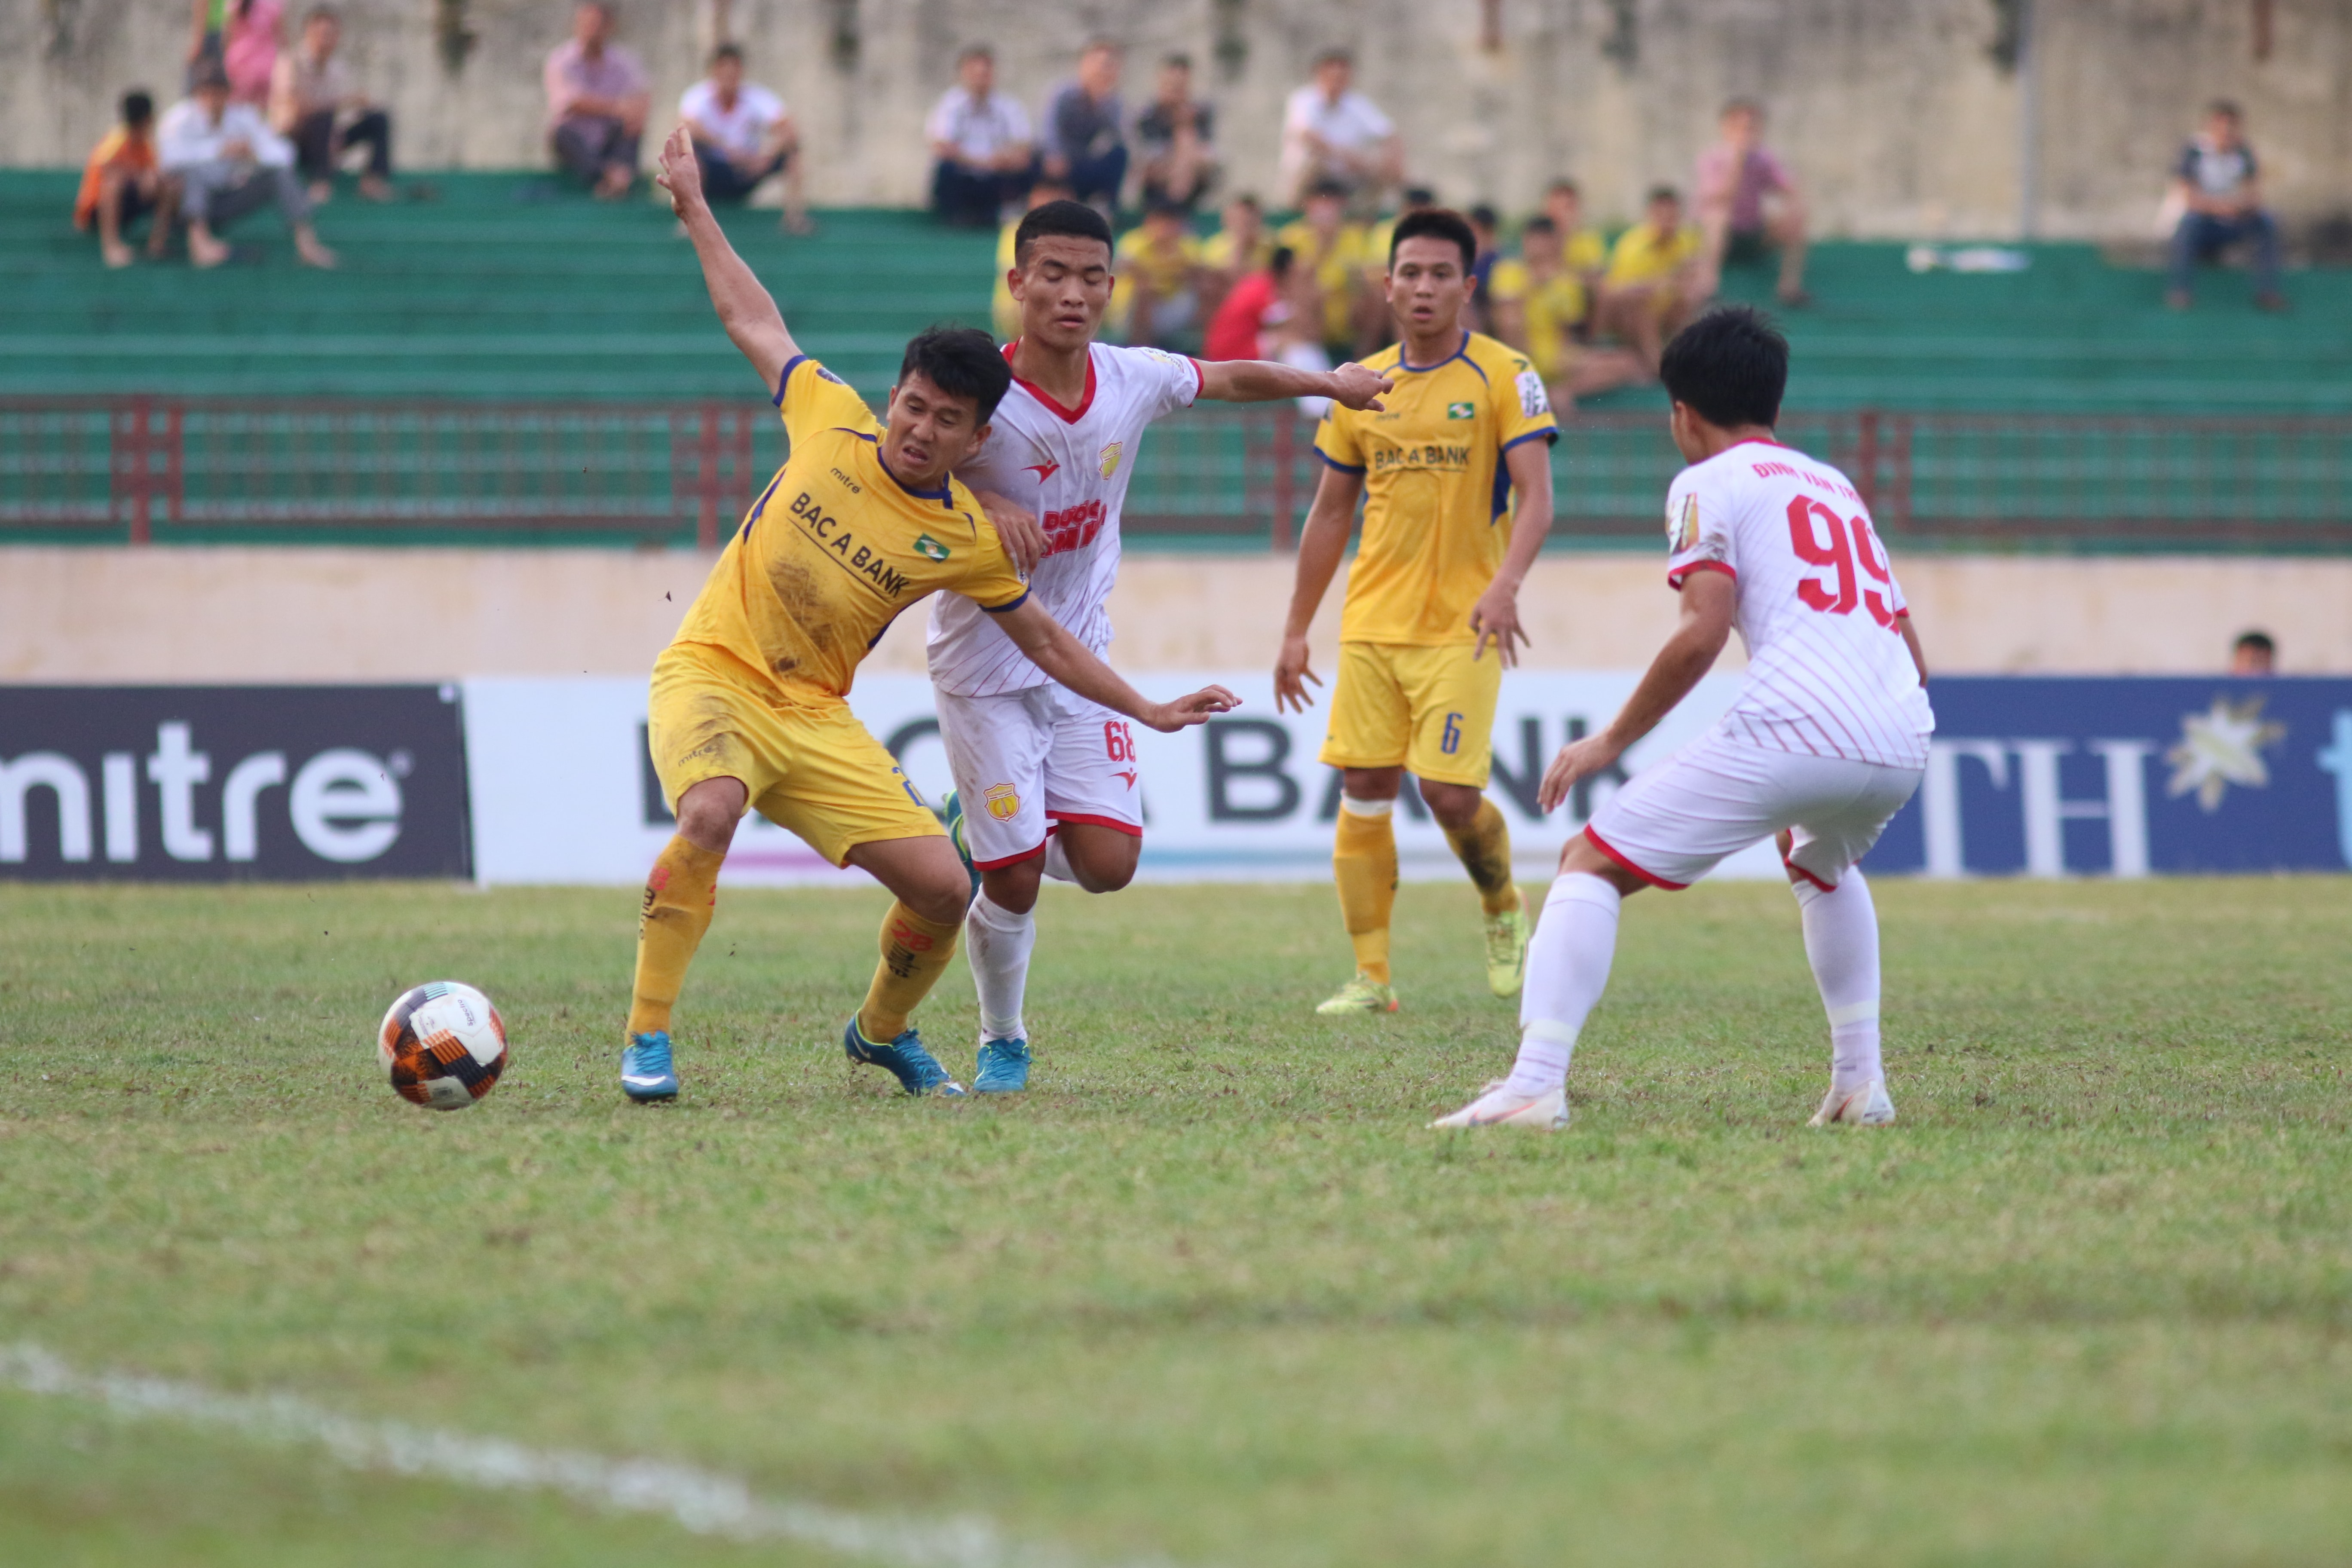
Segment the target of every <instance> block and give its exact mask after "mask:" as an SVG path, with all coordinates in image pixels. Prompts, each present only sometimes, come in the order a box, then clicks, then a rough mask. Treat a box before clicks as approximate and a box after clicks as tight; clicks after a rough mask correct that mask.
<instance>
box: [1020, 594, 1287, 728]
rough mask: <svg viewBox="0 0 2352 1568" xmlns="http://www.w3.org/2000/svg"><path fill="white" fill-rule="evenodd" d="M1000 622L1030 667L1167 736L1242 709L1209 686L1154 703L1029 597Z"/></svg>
mask: <svg viewBox="0 0 2352 1568" xmlns="http://www.w3.org/2000/svg"><path fill="white" fill-rule="evenodd" d="M996 624H997V625H998V626H1003V628H1004V635H1005V636H1007V637H1011V638H1012V639H1013V646H1014V647H1018V648H1020V650H1021V651H1022V652H1023V653H1025V654H1027V655H1028V656H1029V662H1030V663H1032V664H1034V665H1035V666H1036V667H1037V668H1039V669H1042V670H1044V671H1045V673H1046V674H1047V675H1048V676H1050V677H1052V678H1053V679H1055V680H1058V681H1060V682H1061V683H1062V684H1063V685H1064V686H1066V687H1068V688H1069V689H1071V690H1072V691H1075V692H1076V693H1077V694H1078V695H1079V696H1081V697H1084V698H1087V699H1088V700H1091V701H1095V702H1099V703H1101V704H1102V705H1103V706H1104V707H1106V708H1108V709H1111V710H1113V711H1115V712H1119V713H1124V714H1126V715H1127V716H1128V717H1129V718H1130V719H1132V720H1134V721H1136V722H1137V723H1139V724H1145V725H1149V726H1150V728H1152V729H1154V730H1157V731H1160V733H1162V734H1173V733H1174V732H1175V731H1179V730H1183V729H1188V728H1190V727H1191V726H1192V725H1194V724H1199V723H1203V722H1205V721H1208V720H1209V719H1210V718H1211V717H1212V716H1213V715H1215V714H1219V713H1229V712H1231V711H1232V710H1234V709H1236V708H1238V707H1240V706H1241V699H1240V698H1238V697H1235V696H1234V694H1233V693H1232V692H1230V691H1228V690H1226V689H1224V688H1223V687H1222V686H1204V687H1202V689H1200V690H1198V691H1195V692H1193V693H1192V695H1190V696H1189V697H1180V698H1178V699H1177V700H1175V701H1173V702H1153V701H1151V700H1149V699H1147V698H1146V697H1145V696H1144V695H1143V694H1142V693H1141V692H1139V691H1138V690H1136V689H1135V688H1134V687H1132V686H1129V684H1128V683H1127V682H1126V681H1124V680H1122V679H1119V676H1118V672H1117V671H1116V670H1114V669H1112V668H1111V667H1110V666H1108V665H1107V664H1105V663H1104V662H1103V661H1102V660H1100V659H1098V658H1096V657H1095V656H1094V655H1093V654H1092V653H1090V652H1088V651H1087V645H1086V644H1084V643H1082V642H1080V641H1079V640H1078V639H1077V638H1076V637H1072V636H1071V635H1070V634H1069V633H1068V632H1066V631H1065V630H1063V629H1062V623H1061V622H1059V621H1057V620H1055V618H1054V617H1053V616H1049V615H1047V614H1046V613H1045V608H1044V606H1042V605H1039V604H1038V603H1037V602H1036V601H1035V600H1034V599H1024V601H1022V603H1021V605H1020V606H1019V607H1018V608H1016V609H1011V610H1007V611H1005V612H1004V613H1003V614H1002V615H1000V616H997V617H996Z"/></svg>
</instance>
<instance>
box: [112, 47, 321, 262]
mask: <svg viewBox="0 0 2352 1568" xmlns="http://www.w3.org/2000/svg"><path fill="white" fill-rule="evenodd" d="M155 141H156V153H157V157H158V160H159V161H160V162H161V163H162V165H163V173H164V174H168V175H170V176H171V177H172V178H173V179H174V180H176V181H178V182H179V185H180V205H181V208H182V210H183V211H184V212H185V213H186V215H187V219H188V259H189V260H190V261H192V262H194V264H195V265H196V266H198V267H218V266H219V265H220V264H221V263H222V262H224V261H226V260H227V259H228V258H229V256H230V249H229V246H228V242H227V241H226V240H224V239H222V238H221V237H220V236H219V234H218V232H217V231H218V230H220V229H221V228H223V227H226V226H227V225H229V224H231V223H234V222H235V221H236V220H237V219H238V218H240V217H243V216H245V215H246V214H247V213H249V212H253V211H256V210H257V209H259V208H261V207H265V206H270V205H275V206H276V207H277V208H278V213H279V214H280V215H281V216H283V217H284V218H285V219H286V226H287V227H288V228H289V230H291V231H292V233H293V235H294V249H295V251H296V253H297V254H298V255H299V256H300V257H301V258H302V262H303V265H305V266H308V267H332V266H333V265H334V264H335V253H334V252H333V251H331V250H329V249H328V248H327V247H325V246H323V245H321V244H320V243H319V236H318V234H317V232H316V231H315V230H313V229H312V228H311V226H310V198H309V197H308V196H306V195H304V194H303V191H302V182H301V181H299V180H298V179H296V178H295V177H294V148H293V146H292V144H291V143H289V142H287V141H286V140H285V138H283V137H281V136H279V135H278V133H277V132H274V131H272V130H270V129H269V121H267V120H264V119H263V118H262V117H261V111H260V110H257V109H256V108H254V107H253V105H251V104H249V103H233V102H231V101H230V100H229V88H228V73H227V72H226V71H225V70H223V69H221V68H220V67H218V66H215V65H207V66H205V68H204V69H203V71H202V72H201V73H200V74H199V75H198V77H197V79H196V92H195V96H194V98H190V99H185V100H182V101H180V102H178V103H175V104H173V106H172V107H171V110H169V111H168V112H167V113H166V114H165V115H164V116H163V123H162V124H161V125H159V126H157V127H156V131H155Z"/></svg>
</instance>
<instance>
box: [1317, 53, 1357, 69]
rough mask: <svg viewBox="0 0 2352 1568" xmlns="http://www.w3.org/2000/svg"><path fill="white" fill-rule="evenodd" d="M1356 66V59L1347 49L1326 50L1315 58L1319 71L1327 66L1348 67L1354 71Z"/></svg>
mask: <svg viewBox="0 0 2352 1568" xmlns="http://www.w3.org/2000/svg"><path fill="white" fill-rule="evenodd" d="M1355 64H1356V57H1355V56H1354V55H1353V54H1352V53H1350V52H1349V51H1348V50H1346V49H1325V50H1324V51H1323V52H1322V53H1321V54H1319V55H1317V56H1316V57H1315V68H1316V69H1317V70H1321V69H1322V68H1324V67H1325V66H1331V65H1339V66H1346V67H1348V68H1349V69H1351V70H1352V69H1354V68H1355Z"/></svg>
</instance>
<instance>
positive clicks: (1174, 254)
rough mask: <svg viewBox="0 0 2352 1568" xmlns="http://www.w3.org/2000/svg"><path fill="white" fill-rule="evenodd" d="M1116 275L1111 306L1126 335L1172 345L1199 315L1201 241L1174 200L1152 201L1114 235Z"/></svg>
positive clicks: (1134, 339) (1136, 340)
mask: <svg viewBox="0 0 2352 1568" xmlns="http://www.w3.org/2000/svg"><path fill="white" fill-rule="evenodd" d="M1116 259H1117V261H1118V284H1117V286H1116V291H1115V293H1114V294H1113V296H1112V303H1111V308H1112V310H1114V311H1115V312H1116V313H1117V314H1118V318H1119V319H1120V320H1122V321H1125V322H1126V323H1127V341H1128V342H1130V343H1140V344H1148V345H1150V346H1151V347H1154V348H1171V347H1173V346H1175V342H1176V340H1177V338H1178V337H1179V336H1180V335H1181V334H1182V333H1185V332H1187V331H1191V330H1192V326H1193V324H1194V323H1195V322H1196V321H1199V320H1200V310H1201V296H1200V276H1201V242H1200V240H1198V239H1197V238H1195V237H1193V235H1192V229H1191V228H1190V227H1189V226H1188V215H1187V214H1186V213H1185V211H1184V209H1183V208H1182V207H1181V206H1179V205H1176V204H1175V203H1174V202H1166V201H1163V202H1155V203H1153V204H1152V205H1151V206H1150V208H1148V209H1147V210H1146V211H1145V212H1144V215H1143V222H1142V224H1141V225H1140V226H1138V227H1135V228H1131V229H1129V230H1128V232H1127V233H1125V234H1123V235H1121V236H1120V237H1119V241H1118V252H1117V258H1116Z"/></svg>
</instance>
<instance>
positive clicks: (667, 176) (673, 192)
mask: <svg viewBox="0 0 2352 1568" xmlns="http://www.w3.org/2000/svg"><path fill="white" fill-rule="evenodd" d="M654 184H657V185H659V186H660V187H661V188H662V189H663V190H665V191H667V192H668V193H669V210H670V211H672V212H674V213H676V214H677V216H680V217H684V216H686V215H687V213H688V211H689V210H690V209H692V208H694V207H697V206H699V205H701V204H702V165H701V164H699V163H696V162H695V161H694V138H693V137H692V136H691V135H689V134H688V132H687V129H686V127H685V126H683V125H681V126H679V127H678V128H677V130H675V131H673V132H670V133H669V140H668V141H667V142H663V143H662V150H661V160H660V165H659V167H658V168H657V169H656V171H655V174H654Z"/></svg>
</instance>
